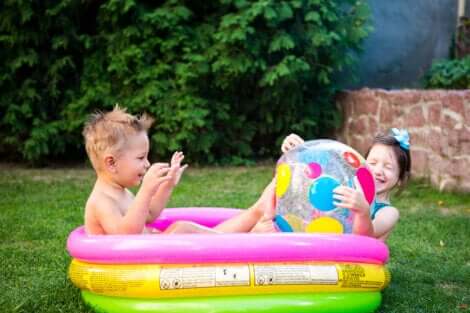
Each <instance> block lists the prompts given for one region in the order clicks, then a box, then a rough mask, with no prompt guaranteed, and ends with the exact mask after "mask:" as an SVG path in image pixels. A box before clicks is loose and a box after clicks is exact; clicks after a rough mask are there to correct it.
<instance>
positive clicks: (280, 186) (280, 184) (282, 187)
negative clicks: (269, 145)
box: [276, 163, 291, 198]
mask: <svg viewBox="0 0 470 313" xmlns="http://www.w3.org/2000/svg"><path fill="white" fill-rule="evenodd" d="M290 178H291V170H290V167H289V165H287V164H285V163H282V164H280V165H279V166H278V167H277V178H276V196H277V197H279V198H280V197H282V196H283V195H284V194H285V193H286V191H287V189H288V188H289V184H290Z"/></svg>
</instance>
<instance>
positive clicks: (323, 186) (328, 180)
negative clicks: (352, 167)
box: [309, 176, 340, 212]
mask: <svg viewBox="0 0 470 313" xmlns="http://www.w3.org/2000/svg"><path fill="white" fill-rule="evenodd" d="M339 185H340V183H339V182H338V181H337V180H336V179H334V178H333V177H329V176H322V177H320V178H318V179H317V180H315V181H314V182H313V184H312V185H311V186H310V191H309V201H310V204H311V205H312V206H313V207H314V208H317V209H318V210H320V211H323V212H326V211H331V210H333V209H334V208H335V205H334V204H333V190H334V189H335V188H336V187H338V186H339Z"/></svg>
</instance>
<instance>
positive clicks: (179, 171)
mask: <svg viewBox="0 0 470 313" xmlns="http://www.w3.org/2000/svg"><path fill="white" fill-rule="evenodd" d="M183 159H184V154H183V152H181V151H176V152H175V153H173V156H172V157H171V166H170V171H169V172H168V175H169V176H171V179H170V180H169V181H168V184H170V185H171V187H174V186H176V185H177V184H178V183H179V181H180V179H181V175H183V172H184V170H185V169H186V168H187V167H188V164H185V165H183V166H181V162H182V161H183Z"/></svg>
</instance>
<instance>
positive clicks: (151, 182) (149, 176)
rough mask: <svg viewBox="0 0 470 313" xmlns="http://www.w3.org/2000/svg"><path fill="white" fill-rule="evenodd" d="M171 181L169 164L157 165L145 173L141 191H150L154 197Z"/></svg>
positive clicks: (153, 165)
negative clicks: (162, 185)
mask: <svg viewBox="0 0 470 313" xmlns="http://www.w3.org/2000/svg"><path fill="white" fill-rule="evenodd" d="M171 179H172V177H171V175H170V167H169V166H168V163H155V164H152V166H150V168H149V169H148V170H147V173H145V176H144V178H143V179H142V186H141V189H144V190H148V191H149V192H150V193H151V194H152V195H153V194H154V193H155V192H157V189H158V187H159V186H160V185H161V184H162V183H164V182H166V181H169V180H171Z"/></svg>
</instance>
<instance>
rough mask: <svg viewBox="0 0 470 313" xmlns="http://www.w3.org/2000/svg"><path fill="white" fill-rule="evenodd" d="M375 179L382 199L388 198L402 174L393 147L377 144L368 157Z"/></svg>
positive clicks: (367, 160)
mask: <svg viewBox="0 0 470 313" xmlns="http://www.w3.org/2000/svg"><path fill="white" fill-rule="evenodd" d="M366 162H367V164H368V165H369V167H370V169H371V171H372V173H373V175H374V179H375V188H376V192H377V195H378V196H379V198H380V199H381V200H388V196H389V193H390V191H391V190H392V189H393V188H394V187H395V186H396V185H397V183H398V178H399V174H400V168H399V165H398V160H397V157H396V155H395V153H394V151H393V148H392V147H390V146H387V145H384V144H380V143H378V144H375V145H374V146H372V148H371V149H370V151H369V155H368V156H367V159H366Z"/></svg>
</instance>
